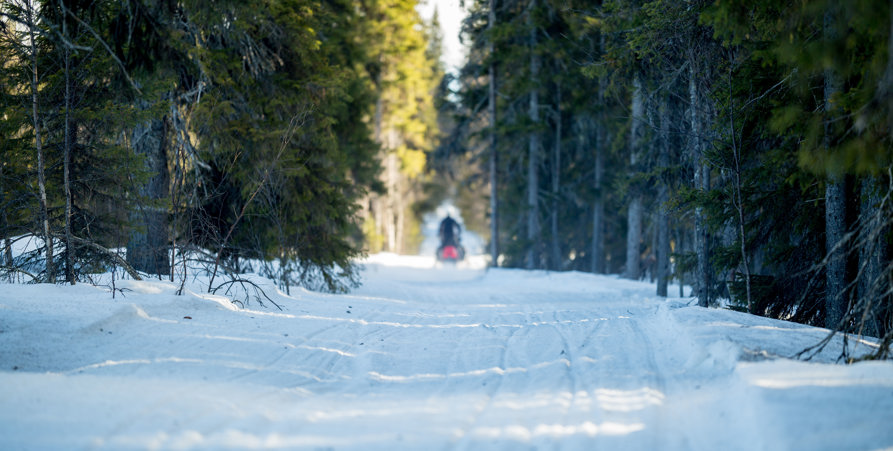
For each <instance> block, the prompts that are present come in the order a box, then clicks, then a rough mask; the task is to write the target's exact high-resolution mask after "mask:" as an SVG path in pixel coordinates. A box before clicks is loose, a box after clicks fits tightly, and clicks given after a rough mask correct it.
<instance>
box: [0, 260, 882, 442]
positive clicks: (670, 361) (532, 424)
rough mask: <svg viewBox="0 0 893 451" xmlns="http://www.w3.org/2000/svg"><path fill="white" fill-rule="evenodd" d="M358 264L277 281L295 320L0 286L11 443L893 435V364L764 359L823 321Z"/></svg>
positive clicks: (216, 301) (217, 307)
mask: <svg viewBox="0 0 893 451" xmlns="http://www.w3.org/2000/svg"><path fill="white" fill-rule="evenodd" d="M366 266H367V269H366V271H365V282H366V283H365V285H364V286H363V287H362V288H361V289H359V290H357V292H355V293H353V294H351V295H322V294H317V293H310V292H306V291H298V292H293V293H292V296H286V295H284V294H282V293H278V294H275V295H273V293H275V289H274V287H272V286H269V285H268V286H266V287H265V288H266V290H267V292H268V294H271V295H273V296H275V297H274V299H275V300H276V302H277V303H279V304H280V305H282V306H283V309H284V310H283V311H279V310H276V309H275V308H263V307H260V306H258V305H257V303H256V301H254V302H252V303H250V304H249V305H248V306H247V307H246V308H244V309H234V308H233V307H232V306H231V304H229V302H228V301H227V300H225V299H222V298H219V297H214V296H208V295H202V294H195V293H193V294H190V295H187V296H179V297H178V296H175V295H174V294H173V293H174V291H175V287H174V286H173V285H171V284H168V283H165V282H124V285H125V286H126V287H127V288H128V290H130V291H126V292H125V294H126V297H123V298H122V296H121V294H120V293H119V294H118V295H117V296H116V299H114V300H112V299H111V295H110V294H109V292H108V290H106V289H102V288H95V287H90V286H85V285H79V286H76V287H63V286H22V285H2V286H0V449H258V448H273V449H356V450H360V449H362V450H368V449H425V450H429V449H468V450H477V449H507V450H509V449H511V450H515V449H581V450H589V449H632V450H635V449H641V450H651V449H664V450H688V449H704V450H708V449H709V450H713V449H770V450H772V449H829V450H832V449H835V450H836V449H883V448H889V447H893V431H891V429H890V428H889V423H890V420H891V419H893V365H891V364H890V363H866V364H859V365H854V366H849V367H844V366H839V365H831V364H828V363H803V362H791V361H787V360H784V359H773V358H772V357H773V355H775V354H780V355H790V354H792V353H793V352H795V351H797V350H799V349H801V348H802V347H804V346H806V345H809V344H812V343H814V342H815V341H817V340H818V339H819V338H821V337H822V336H823V334H824V331H822V330H820V329H814V328H809V327H804V326H799V325H795V324H789V323H783V322H780V321H771V320H766V319H762V318H756V317H752V316H749V315H743V314H738V313H735V312H730V311H720V310H706V309H700V308H695V307H687V306H686V304H685V302H686V301H683V300H659V299H657V298H654V297H653V296H652V295H651V293H652V290H653V286H651V285H648V284H643V283H638V282H630V281H624V280H619V279H617V278H613V277H602V276H593V275H587V274H579V273H547V272H527V271H514V270H491V271H489V272H485V271H484V270H483V269H474V268H458V269H456V268H434V267H432V266H433V262H431V260H430V259H425V258H420V257H416V258H407V257H393V256H376V257H375V258H372V259H370V261H369V262H368V263H367V265H366ZM197 290H198V289H197ZM834 357H836V349H835V350H834V351H828V352H827V353H826V354H823V355H820V356H819V360H821V361H823V362H828V361H832V360H833V359H834ZM743 360H749V361H750V362H748V361H743Z"/></svg>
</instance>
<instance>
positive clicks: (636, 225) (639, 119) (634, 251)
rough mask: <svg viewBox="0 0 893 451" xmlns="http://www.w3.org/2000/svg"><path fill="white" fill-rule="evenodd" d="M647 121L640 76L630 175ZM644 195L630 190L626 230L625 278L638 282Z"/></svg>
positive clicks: (635, 84) (635, 89) (635, 90)
mask: <svg viewBox="0 0 893 451" xmlns="http://www.w3.org/2000/svg"><path fill="white" fill-rule="evenodd" d="M644 120H645V106H644V102H643V99H642V81H641V80H640V79H639V77H638V75H637V76H636V77H635V79H634V80H633V93H632V118H631V124H630V137H629V153H630V157H629V160H630V171H631V173H630V175H631V176H632V175H635V174H636V167H637V166H638V164H639V148H640V146H641V142H640V141H641V137H640V136H639V135H640V131H641V128H642V125H643V121H644ZM642 214H643V208H642V195H641V194H640V193H639V192H638V190H637V189H636V188H635V187H632V188H631V189H630V193H629V210H628V212H627V229H626V270H625V271H624V273H623V276H624V277H625V278H627V279H633V280H637V279H639V277H640V276H641V262H640V255H639V253H640V251H639V246H640V245H641V242H642Z"/></svg>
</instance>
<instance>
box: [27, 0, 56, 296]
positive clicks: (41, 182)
mask: <svg viewBox="0 0 893 451" xmlns="http://www.w3.org/2000/svg"><path fill="white" fill-rule="evenodd" d="M25 3H26V5H27V6H26V14H27V18H26V20H27V21H28V40H29V41H30V43H31V44H30V45H31V115H32V120H33V122H34V146H35V148H36V150H37V185H38V189H39V191H40V222H41V225H42V227H43V239H44V241H45V244H46V273H47V282H49V283H56V267H55V264H54V262H53V258H54V255H53V236H52V233H51V231H50V216H49V208H48V206H47V190H46V174H45V172H44V168H45V165H46V161H45V156H44V154H43V141H42V140H41V138H40V120H39V119H40V117H39V114H38V112H39V107H38V101H37V89H38V80H37V41H36V39H37V34H36V33H35V32H34V28H35V27H37V23H36V22H35V17H34V7H33V4H32V2H31V1H27V2H25Z"/></svg>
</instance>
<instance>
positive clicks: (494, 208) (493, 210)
mask: <svg viewBox="0 0 893 451" xmlns="http://www.w3.org/2000/svg"><path fill="white" fill-rule="evenodd" d="M488 17H489V22H488V24H487V29H488V30H490V31H491V33H492V30H493V27H494V26H495V25H496V0H490V11H489V12H488ZM487 39H488V40H489V42H488V43H487V47H488V49H489V50H488V51H489V53H490V58H491V60H490V67H489V69H488V71H487V72H488V77H489V79H490V86H489V87H488V90H487V94H488V99H487V100H488V102H487V113H488V116H489V119H490V140H489V141H490V264H491V265H492V266H499V185H498V183H499V180H498V178H497V173H496V170H497V168H498V167H499V166H498V162H499V153H498V152H497V151H496V63H495V62H494V61H493V59H492V58H493V50H494V46H493V36H492V35H488V38H487Z"/></svg>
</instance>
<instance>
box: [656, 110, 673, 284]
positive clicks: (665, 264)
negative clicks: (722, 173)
mask: <svg viewBox="0 0 893 451" xmlns="http://www.w3.org/2000/svg"><path fill="white" fill-rule="evenodd" d="M668 102H669V99H667V98H666V97H664V98H663V99H662V101H661V104H660V106H659V109H660V111H659V115H660V132H659V133H660V135H659V136H660V142H659V143H658V145H659V146H660V156H659V165H658V167H659V168H660V169H661V170H664V169H666V168H667V167H668V166H669V165H670V111H669V109H670V106H669V105H668ZM669 200H670V190H669V187H668V186H667V183H666V180H665V179H664V177H661V180H659V181H658V195H657V204H658V205H657V224H656V225H655V227H656V228H657V230H656V233H657V249H656V251H657V252H656V254H657V295H658V296H663V297H667V285H668V283H669V279H670V220H669V214H668V213H667V203H668V202H669Z"/></svg>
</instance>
